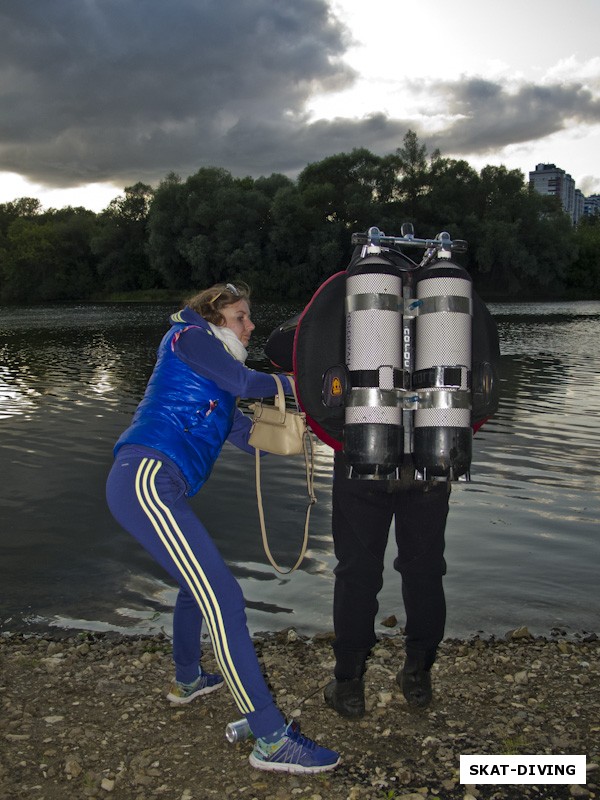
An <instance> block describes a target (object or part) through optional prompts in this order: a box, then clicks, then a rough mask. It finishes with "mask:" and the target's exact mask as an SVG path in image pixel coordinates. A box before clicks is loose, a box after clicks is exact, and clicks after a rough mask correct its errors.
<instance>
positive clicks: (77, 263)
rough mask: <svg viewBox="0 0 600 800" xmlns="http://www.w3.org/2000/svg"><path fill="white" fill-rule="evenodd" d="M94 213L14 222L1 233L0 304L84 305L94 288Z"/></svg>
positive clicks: (65, 212)
mask: <svg viewBox="0 0 600 800" xmlns="http://www.w3.org/2000/svg"><path fill="white" fill-rule="evenodd" d="M95 223H96V217H95V214H94V213H93V212H91V211H88V210H87V209H84V208H70V207H67V208H63V209H61V210H59V211H56V210H52V209H51V210H50V211H47V212H45V213H44V214H37V213H36V214H35V215H34V216H30V217H23V216H21V217H17V218H16V219H15V220H13V222H12V223H11V224H10V225H9V227H8V230H7V233H6V248H5V250H4V252H3V254H2V261H1V276H2V281H1V285H0V297H1V299H2V300H3V301H5V302H42V301H49V300H85V299H86V298H87V297H89V295H90V294H91V293H92V292H93V291H94V290H95V288H96V274H95V260H94V257H93V254H92V252H91V249H90V244H89V243H90V239H91V236H92V234H93V231H94V227H95Z"/></svg>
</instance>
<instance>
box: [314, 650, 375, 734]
mask: <svg viewBox="0 0 600 800" xmlns="http://www.w3.org/2000/svg"><path fill="white" fill-rule="evenodd" d="M367 655H368V654H360V655H357V654H356V653H353V654H352V655H350V656H348V655H347V654H345V655H343V656H340V654H338V655H337V660H336V666H335V672H334V674H335V675H336V676H338V675H339V676H343V677H339V678H338V677H336V678H334V679H333V680H332V681H329V683H328V684H327V686H326V687H325V690H324V692H323V697H324V698H325V702H326V703H327V705H328V706H329V707H330V708H333V710H334V711H337V713H338V714H340V715H341V716H342V717H347V718H348V719H360V717H364V715H365V680H364V674H365V670H366V660H367ZM347 676H349V677H348V678H347Z"/></svg>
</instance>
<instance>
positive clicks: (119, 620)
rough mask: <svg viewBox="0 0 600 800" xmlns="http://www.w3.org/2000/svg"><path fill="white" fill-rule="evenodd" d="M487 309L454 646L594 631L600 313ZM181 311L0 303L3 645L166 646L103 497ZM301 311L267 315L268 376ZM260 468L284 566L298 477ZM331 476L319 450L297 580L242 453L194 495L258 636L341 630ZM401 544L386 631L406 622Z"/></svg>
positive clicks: (161, 596) (452, 608)
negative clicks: (136, 637)
mask: <svg viewBox="0 0 600 800" xmlns="http://www.w3.org/2000/svg"><path fill="white" fill-rule="evenodd" d="M490 308H491V311H492V313H493V314H494V317H495V319H496V321H497V323H498V327H499V332H500V337H501V349H502V363H501V387H502V388H501V392H502V399H501V406H500V409H499V412H498V413H497V415H496V416H495V417H494V418H493V419H492V420H490V421H489V422H488V423H487V424H486V425H485V426H484V427H483V429H482V430H481V431H480V432H479V433H478V434H477V436H476V437H475V439H474V457H473V466H472V481H471V482H470V483H465V484H463V483H461V484H455V485H454V487H453V492H452V499H451V511H450V516H449V521H448V525H447V532H446V539H447V551H446V556H447V562H448V575H447V577H446V579H445V587H446V593H447V600H448V624H447V629H446V633H447V635H448V636H452V637H468V636H470V635H473V634H475V633H481V634H483V635H495V636H501V635H503V634H504V633H505V632H506V631H507V630H509V629H512V628H515V627H518V626H521V625H527V626H528V627H529V629H530V630H531V631H532V632H533V633H535V634H540V635H547V634H549V633H550V632H551V631H553V630H560V631H563V632H564V635H567V636H569V635H575V636H577V635H579V634H580V632H582V631H596V632H598V633H600V631H599V630H598V628H599V627H600V626H599V618H600V590H599V589H598V576H597V573H598V553H599V549H600V541H599V539H600V537H599V533H600V526H599V524H598V519H599V517H600V470H599V468H598V460H599V457H600V355H599V351H600V302H569V303H566V302H565V303H537V304H534V303H527V304H526V303H509V304H492V305H490ZM173 310H175V309H174V308H173V307H170V306H166V305H159V304H156V305H155V304H151V305H134V304H126V305H122V304H119V305H109V304H98V305H70V306H47V307H3V308H0V431H1V436H0V486H1V496H0V497H1V499H0V511H1V519H2V524H1V525H0V587H1V588H0V630H3V631H13V630H37V629H48V628H83V629H87V630H96V631H107V630H115V631H122V632H125V633H132V634H133V633H150V632H154V633H156V632H157V631H159V630H161V629H162V630H164V631H166V632H167V633H169V632H170V629H171V627H170V626H171V608H172V605H173V602H174V598H175V590H174V588H173V586H172V584H171V583H170V581H169V579H165V577H164V576H163V574H162V572H161V571H160V569H159V568H158V567H157V566H155V565H154V563H153V562H152V561H151V560H150V559H149V558H148V557H147V556H146V554H145V553H144V552H143V551H142V550H141V548H140V547H139V546H138V545H137V544H136V543H135V542H134V541H133V540H132V539H131V538H130V537H129V536H128V535H127V534H126V533H124V532H123V531H122V530H121V529H120V528H119V526H118V525H117V524H116V523H115V522H114V521H113V519H112V517H111V516H110V514H109V512H108V511H107V509H106V505H105V500H104V483H105V478H106V475H107V473H108V470H109V469H110V464H111V448H112V445H113V443H114V441H115V439H116V438H117V437H118V435H119V433H120V432H121V431H122V430H123V429H124V428H125V427H126V425H127V424H128V421H129V419H130V417H131V414H132V413H133V411H134V409H135V406H136V404H137V402H138V401H139V399H140V397H141V395H142V392H143V389H144V386H145V383H146V381H147V378H148V376H149V374H150V371H151V369H152V365H153V361H154V354H155V349H156V345H157V343H158V341H159V339H160V337H161V335H162V333H163V331H164V330H165V324H166V320H167V317H168V315H169V313H171V312H172V311H173ZM294 311H295V309H294V308H293V307H291V306H290V307H287V306H274V305H258V306H256V308H255V309H254V317H255V321H256V322H257V330H256V332H255V335H254V337H253V341H252V344H251V347H250V357H249V362H248V363H249V364H250V366H253V367H255V368H264V367H265V359H264V352H263V349H262V348H263V346H264V343H265V341H266V337H267V335H268V333H269V331H270V330H271V329H272V328H273V327H274V326H275V325H276V324H277V323H278V322H280V321H281V320H283V319H286V318H287V317H289V316H291V314H292V313H293V312H294ZM263 461H264V465H263V492H264V495H265V506H266V515H267V522H268V527H269V531H270V537H271V549H272V550H273V553H274V555H275V557H276V558H278V559H279V561H280V562H281V563H283V564H286V563H288V564H289V563H292V559H293V558H294V556H295V554H296V552H297V549H298V548H299V546H300V542H301V538H302V526H303V511H304V496H303V493H302V480H303V468H302V462H301V460H299V458H298V457H295V458H289V459H281V458H277V457H271V458H269V459H264V460H263ZM331 461H332V458H331V451H330V450H329V448H328V447H326V446H325V445H322V444H319V446H318V447H317V460H316V491H317V497H318V503H317V506H316V507H315V509H314V511H313V515H312V522H311V538H310V547H309V550H308V553H307V557H306V559H305V561H304V562H303V564H302V567H301V568H300V569H299V570H298V571H297V572H295V573H293V574H292V575H290V576H282V575H279V574H277V573H275V572H274V571H273V570H272V568H271V567H270V566H269V565H268V563H267V561H266V558H265V555H264V552H263V549H262V544H261V539H260V529H259V526H258V515H257V511H256V499H255V494H254V466H253V460H252V459H251V458H249V457H248V456H247V455H246V454H243V453H241V452H239V451H236V450H235V449H234V448H233V447H230V446H228V445H227V446H226V448H225V449H224V451H223V454H222V456H221V458H220V460H219V461H218V463H217V465H216V467H215V470H214V472H213V475H212V477H211V479H210V481H209V483H208V484H207V485H206V487H204V489H203V490H202V491H201V492H200V493H199V494H198V495H197V496H196V497H195V498H193V500H192V502H193V504H194V507H195V508H196V509H197V510H198V513H199V514H200V516H201V518H202V519H203V521H204V522H205V524H206V525H207V527H208V528H209V530H210V531H211V533H212V534H213V536H214V538H215V540H216V541H217V543H218V545H219V547H220V548H221V551H222V553H223V554H224V556H225V558H226V559H227V560H228V561H229V563H230V564H231V566H232V569H233V571H234V573H235V574H236V576H237V577H238V579H239V580H240V581H241V584H242V588H243V591H244V594H245V597H246V600H247V604H248V620H249V626H250V628H251V631H252V632H253V633H256V632H259V631H275V630H281V629H283V628H287V627H289V626H293V627H295V628H296V629H297V630H298V631H299V632H301V633H303V634H306V635H311V634H314V633H316V632H319V631H326V630H330V629H331V604H332V593H333V580H332V569H333V566H334V564H335V559H334V556H333V549H332V542H331V536H330V530H329V520H330V512H331ZM290 529H291V533H290ZM392 540H393V537H390V547H389V548H388V552H387V559H386V573H385V584H384V588H383V590H382V592H381V594H380V598H379V599H380V613H379V615H378V620H379V621H381V620H383V619H385V618H386V617H389V616H390V615H392V614H393V615H395V616H396V617H397V618H398V620H399V624H400V625H401V624H402V623H403V619H404V616H403V607H402V601H401V596H400V587H399V576H397V575H396V573H394V571H393V568H392V560H393V555H394V554H393V549H392V547H391V542H392ZM379 630H384V629H383V628H381V627H379Z"/></svg>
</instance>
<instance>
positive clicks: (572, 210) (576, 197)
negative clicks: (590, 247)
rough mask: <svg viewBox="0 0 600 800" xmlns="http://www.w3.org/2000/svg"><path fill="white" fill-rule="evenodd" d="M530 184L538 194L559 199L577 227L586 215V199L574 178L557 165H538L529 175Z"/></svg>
mask: <svg viewBox="0 0 600 800" xmlns="http://www.w3.org/2000/svg"><path fill="white" fill-rule="evenodd" d="M529 183H530V184H531V185H532V186H533V188H534V189H535V190H536V192H539V193H540V194H549V195H553V196H554V197H558V198H559V200H560V202H561V204H562V207H563V208H564V210H565V211H566V212H567V214H570V216H571V219H572V220H573V224H574V225H576V224H577V222H579V220H580V219H581V217H582V216H583V213H584V206H585V198H584V196H583V194H582V192H581V191H580V190H579V189H577V188H576V186H575V181H574V180H573V178H572V177H571V176H570V175H569V174H568V173H567V172H565V170H564V169H560V167H557V166H556V164H536V167H535V170H534V171H533V172H530V173H529Z"/></svg>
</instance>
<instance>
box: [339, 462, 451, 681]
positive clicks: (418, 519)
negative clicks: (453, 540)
mask: <svg viewBox="0 0 600 800" xmlns="http://www.w3.org/2000/svg"><path fill="white" fill-rule="evenodd" d="M449 495H450V484H449V483H447V482H424V481H413V480H408V481H370V480H367V481H365V480H355V479H349V478H346V470H345V466H344V463H343V460H342V457H341V456H340V455H336V459H335V468H334V479H333V497H332V501H333V517H332V524H333V540H334V547H335V555H336V558H337V561H338V564H337V566H336V568H335V570H334V573H335V588H334V605H333V618H334V630H335V641H334V645H333V648H334V652H335V657H336V666H335V677H336V678H337V679H338V680H350V679H352V678H357V677H360V676H361V675H362V673H363V672H364V670H365V662H366V659H367V656H368V655H369V653H370V651H371V648H372V647H373V645H374V644H375V642H376V637H375V616H376V614H377V611H378V609H379V604H378V601H377V595H378V593H379V591H380V590H381V588H382V586H383V565H384V555H385V549H386V545H387V541H388V534H389V531H390V527H391V523H392V519H394V521H395V534H396V544H397V556H396V558H395V560H394V568H395V569H396V570H397V571H398V572H399V573H400V575H401V578H402V599H403V601H404V611H405V615H406V626H405V632H406V655H407V659H409V660H410V661H412V662H417V664H418V666H419V667H420V668H421V669H429V668H430V667H431V665H432V664H433V662H434V660H435V655H436V650H437V646H438V644H439V643H440V642H441V640H442V639H443V636H444V625H445V621H446V603H445V598H444V589H443V584H442V578H443V575H444V574H445V572H446V563H445V560H444V532H445V528H446V519H447V516H448V501H449Z"/></svg>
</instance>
